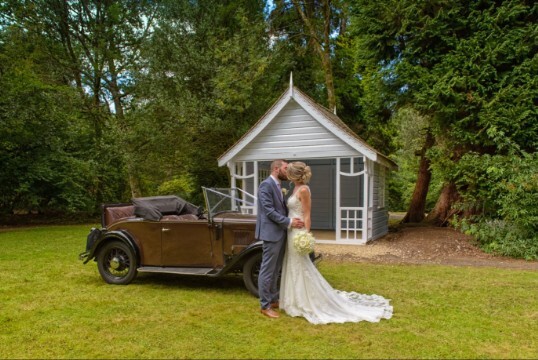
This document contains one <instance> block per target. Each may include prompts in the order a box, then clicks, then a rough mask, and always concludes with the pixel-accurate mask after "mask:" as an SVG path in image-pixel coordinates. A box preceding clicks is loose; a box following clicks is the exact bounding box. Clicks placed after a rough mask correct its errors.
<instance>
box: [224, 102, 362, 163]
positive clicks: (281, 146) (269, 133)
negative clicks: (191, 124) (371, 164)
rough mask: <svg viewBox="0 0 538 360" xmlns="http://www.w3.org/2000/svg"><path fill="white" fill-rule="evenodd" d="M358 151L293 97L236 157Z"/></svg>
mask: <svg viewBox="0 0 538 360" xmlns="http://www.w3.org/2000/svg"><path fill="white" fill-rule="evenodd" d="M357 155H360V154H359V152H358V151H357V150H355V149H353V148H351V147H350V146H349V145H347V144H346V143H345V142H344V141H342V140H341V139H340V138H338V137H337V136H335V135H334V134H333V133H332V132H330V131H329V130H327V129H326V128H325V127H324V126H322V125H321V124H320V123H319V122H318V121H317V120H315V119H314V118H313V117H312V116H311V115H310V114H309V113H308V112H307V111H306V110H304V109H303V108H302V107H301V106H300V105H299V104H297V102H295V100H293V99H292V100H290V101H289V103H288V104H286V106H284V108H283V109H282V111H280V113H279V114H278V115H277V116H276V117H275V118H274V119H273V120H272V121H271V123H270V124H269V125H268V126H267V127H266V128H265V129H263V130H262V132H261V133H260V134H259V135H258V136H256V138H255V139H253V140H252V141H251V142H250V143H249V144H247V145H246V146H245V147H244V148H243V149H242V150H241V151H240V152H239V153H238V154H237V156H236V157H235V159H234V160H235V161H240V160H261V159H278V158H287V159H289V160H292V159H302V158H307V159H308V158H309V159H312V158H318V159H323V158H334V157H340V156H357Z"/></svg>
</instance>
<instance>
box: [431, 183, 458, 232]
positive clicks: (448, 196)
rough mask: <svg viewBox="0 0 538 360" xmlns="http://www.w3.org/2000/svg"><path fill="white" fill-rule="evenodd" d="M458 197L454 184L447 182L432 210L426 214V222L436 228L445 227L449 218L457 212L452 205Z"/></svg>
mask: <svg viewBox="0 0 538 360" xmlns="http://www.w3.org/2000/svg"><path fill="white" fill-rule="evenodd" d="M459 198H460V195H459V193H458V189H457V188H456V184H455V183H454V182H452V181H451V182H449V183H448V184H446V185H445V186H444V187H443V190H442V191H441V195H439V199H438V200H437V203H436V204H435V207H434V208H433V210H432V211H431V212H430V213H429V214H428V217H427V218H426V220H425V221H426V222H428V223H431V224H433V225H436V226H446V225H447V223H448V221H449V220H450V218H451V217H452V216H453V215H454V214H456V213H457V212H458V211H457V210H454V209H453V205H454V204H455V203H456V202H457V201H458V200H459Z"/></svg>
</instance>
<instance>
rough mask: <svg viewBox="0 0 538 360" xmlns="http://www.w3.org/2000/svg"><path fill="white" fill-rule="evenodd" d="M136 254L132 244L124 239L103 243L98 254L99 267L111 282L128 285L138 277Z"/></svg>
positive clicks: (103, 276)
mask: <svg viewBox="0 0 538 360" xmlns="http://www.w3.org/2000/svg"><path fill="white" fill-rule="evenodd" d="M136 262H137V261H136V255H135V252H134V250H133V248H132V247H131V246H129V245H128V244H126V243H124V242H122V241H111V242H109V243H106V244H104V245H103V247H102V248H101V249H100V250H99V252H98V254H97V268H98V269H99V273H100V274H101V277H102V278H103V280H105V281H106V282H107V283H109V284H114V285H127V284H129V283H130V282H131V281H133V279H134V278H135V277H136V273H137V270H136V268H137V263H136Z"/></svg>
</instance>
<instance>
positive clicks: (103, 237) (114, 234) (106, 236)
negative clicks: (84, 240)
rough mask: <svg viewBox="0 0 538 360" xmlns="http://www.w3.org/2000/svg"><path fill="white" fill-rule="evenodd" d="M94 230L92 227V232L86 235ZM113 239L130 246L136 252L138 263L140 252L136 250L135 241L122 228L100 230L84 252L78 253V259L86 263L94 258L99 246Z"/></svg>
mask: <svg viewBox="0 0 538 360" xmlns="http://www.w3.org/2000/svg"><path fill="white" fill-rule="evenodd" d="M94 231H95V230H93V229H92V232H90V235H88V237H90V236H91V235H92V233H93V232H94ZM113 240H118V241H121V242H123V243H125V244H127V245H128V246H129V247H131V248H132V249H133V251H134V252H135V254H136V257H137V262H138V263H140V252H139V251H138V247H137V246H136V243H135V241H134V240H133V239H132V237H131V235H129V233H128V232H126V231H122V230H113V231H106V230H100V236H99V237H98V238H96V239H95V241H94V242H93V244H92V245H91V247H90V248H89V249H87V250H86V252H84V253H82V254H80V256H79V257H80V259H81V260H84V264H86V263H87V262H88V261H90V260H91V259H94V258H95V256H96V255H97V252H98V251H99V249H100V248H101V246H103V244H105V243H107V242H109V241H113Z"/></svg>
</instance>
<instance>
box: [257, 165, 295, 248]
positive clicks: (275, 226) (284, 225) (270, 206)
mask: <svg viewBox="0 0 538 360" xmlns="http://www.w3.org/2000/svg"><path fill="white" fill-rule="evenodd" d="M290 222H291V220H290V219H289V218H288V208H287V206H286V203H285V201H284V197H283V196H282V193H281V191H280V189H279V188H278V186H277V185H276V184H275V181H274V180H273V179H272V178H271V177H270V176H269V177H268V178H267V179H265V180H264V181H263V182H262V183H261V184H260V187H259V188H258V215H257V219H256V239H258V240H263V241H269V242H277V241H281V240H283V239H285V238H286V235H287V232H288V226H289V224H290Z"/></svg>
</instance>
